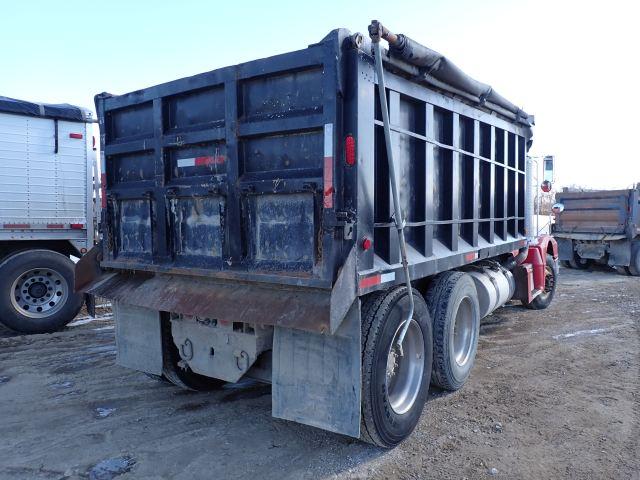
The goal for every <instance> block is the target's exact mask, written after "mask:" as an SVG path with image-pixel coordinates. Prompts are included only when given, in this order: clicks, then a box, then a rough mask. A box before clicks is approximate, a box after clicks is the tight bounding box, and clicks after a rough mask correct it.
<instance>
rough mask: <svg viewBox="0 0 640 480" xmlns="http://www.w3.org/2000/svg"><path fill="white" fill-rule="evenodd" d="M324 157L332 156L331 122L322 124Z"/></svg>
mask: <svg viewBox="0 0 640 480" xmlns="http://www.w3.org/2000/svg"><path fill="white" fill-rule="evenodd" d="M324 157H325V158H327V157H333V123H325V124H324Z"/></svg>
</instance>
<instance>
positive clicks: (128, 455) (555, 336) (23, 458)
mask: <svg viewBox="0 0 640 480" xmlns="http://www.w3.org/2000/svg"><path fill="white" fill-rule="evenodd" d="M103 317H105V318H102V319H100V320H95V321H92V322H88V319H86V318H84V317H83V316H82V315H81V318H80V319H79V320H76V325H75V326H72V327H69V328H68V329H66V330H65V331H63V332H59V333H56V334H52V335H35V336H20V335H15V334H11V333H10V332H7V331H4V330H2V331H0V337H2V338H0V478H2V479H5V478H7V479H27V478H28V479H32V478H34V479H35V478H38V479H39V478H46V479H63V478H69V479H75V478H92V479H109V478H113V477H114V476H116V475H118V476H117V479H118V480H120V479H123V480H124V479H129V478H136V479H138V478H144V479H151V478H153V479H156V478H179V479H199V478H212V479H214V478H215V479H223V478H224V479H226V478H230V479H247V478H260V480H266V479H279V480H282V479H316V478H330V479H333V478H339V479H343V478H403V479H404V478H407V479H418V478H420V479H423V478H457V479H461V478H469V479H471V478H509V479H514V478H530V479H540V478H567V479H569V478H570V479H574V478H616V479H623V478H635V479H639V478H640V473H639V472H640V279H638V278H633V277H622V276H619V275H616V274H615V273H613V272H608V271H604V270H599V271H595V272H580V271H574V270H566V269H563V270H561V282H560V285H559V288H558V291H557V294H556V299H555V301H554V303H553V305H552V306H551V307H550V308H549V309H548V310H546V311H544V312H535V311H528V310H525V309H523V308H521V307H520V306H517V305H515V304H513V305H509V306H507V307H505V308H502V309H500V310H499V311H498V312H497V313H495V314H494V315H491V316H490V317H488V318H487V319H485V321H484V324H483V327H482V331H481V338H480V348H479V354H478V360H477V363H476V366H475V369H474V371H473V373H472V376H471V378H470V381H469V382H468V383H467V385H466V386H465V387H464V388H463V389H462V390H461V391H459V392H457V393H453V394H448V393H447V394H445V393H443V392H435V391H434V392H432V396H431V399H430V400H429V402H428V403H427V405H426V408H425V411H424V414H423V416H422V419H421V421H420V424H419V426H418V428H417V429H416V431H415V432H414V434H413V435H412V436H411V437H410V438H409V439H408V440H407V441H406V442H404V443H403V444H402V445H400V446H399V447H398V448H396V449H394V450H392V451H385V450H380V449H377V448H373V447H371V446H368V445H365V444H362V443H360V442H358V441H356V440H354V439H350V438H346V437H343V436H340V435H334V434H331V433H327V432H323V431H320V430H317V429H314V428H311V427H306V426H303V425H298V424H294V423H290V422H286V421H282V420H276V419H273V418H271V398H270V388H269V386H265V385H259V384H245V385H230V386H228V387H227V388H225V389H223V390H221V391H218V392H214V393H208V394H206V393H191V392H183V391H180V390H178V389H177V388H174V387H172V386H169V385H166V384H163V383H159V382H157V381H155V380H153V379H151V378H148V377H146V376H145V375H143V374H141V373H137V372H134V371H129V370H126V369H124V368H121V367H118V366H117V365H115V346H114V331H113V324H112V323H111V322H112V321H111V319H110V316H109V315H108V313H103Z"/></svg>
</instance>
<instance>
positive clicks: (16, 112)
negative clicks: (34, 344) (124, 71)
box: [0, 97, 97, 333]
mask: <svg viewBox="0 0 640 480" xmlns="http://www.w3.org/2000/svg"><path fill="white" fill-rule="evenodd" d="M94 123H95V119H94V118H93V114H92V112H90V111H89V110H86V109H83V108H80V107H76V106H73V105H69V104H43V103H36V102H30V101H25V100H17V99H14V98H8V97H0V323H2V324H4V325H5V326H7V327H9V328H11V329H13V330H15V331H18V332H23V333H45V332H52V331H55V330H58V329H60V328H62V327H64V326H65V325H66V324H67V323H68V322H70V321H71V320H73V318H74V317H75V315H76V314H77V313H78V311H79V310H80V307H81V306H82V302H83V298H84V297H83V295H82V294H79V293H76V292H74V287H73V281H74V268H75V265H74V263H73V261H72V259H71V257H81V256H82V255H83V254H84V253H86V252H87V251H88V250H89V249H91V248H92V247H93V245H94V235H95V234H94V232H95V225H94V219H95V215H94V210H95V195H94V173H95V172H96V171H97V170H96V168H97V157H96V151H95V148H94V147H95V145H94V136H93V124H94Z"/></svg>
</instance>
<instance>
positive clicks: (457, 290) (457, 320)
mask: <svg viewBox="0 0 640 480" xmlns="http://www.w3.org/2000/svg"><path fill="white" fill-rule="evenodd" d="M426 299H427V304H428V305H429V312H430V313H431V317H432V318H433V372H432V374H431V383H432V384H434V385H437V386H438V387H440V388H443V389H445V390H451V391H454V390H458V389H459V388H461V387H462V386H463V385H464V383H465V382H466V381H467V378H469V375H470V373H471V369H472V368H473V365H474V363H475V359H476V353H477V350H478V336H479V334H480V306H479V304H478V292H477V290H476V286H475V284H474V282H473V279H472V278H471V277H470V276H469V275H467V274H466V273H463V272H456V271H449V272H444V273H441V274H439V275H437V276H436V277H435V278H434V280H433V281H432V282H431V285H430V286H429V290H428V291H427V295H426Z"/></svg>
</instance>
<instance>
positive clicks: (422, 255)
mask: <svg viewBox="0 0 640 480" xmlns="http://www.w3.org/2000/svg"><path fill="white" fill-rule="evenodd" d="M351 62H352V63H351V69H350V70H349V71H350V72H353V75H354V77H355V78H357V83H356V85H357V88H354V89H353V91H350V92H349V94H348V95H347V99H348V101H347V109H350V110H353V111H355V112H357V114H355V115H353V116H351V115H349V116H348V118H349V119H351V120H352V121H353V124H352V125H346V127H345V128H346V130H347V131H356V132H357V138H358V170H357V175H358V178H357V187H354V188H357V190H358V207H357V210H358V214H359V221H358V238H359V239H363V238H367V239H370V240H372V241H373V248H370V249H368V250H363V249H360V251H359V258H358V266H359V268H358V273H359V279H360V280H359V281H360V284H359V285H360V288H359V291H360V293H366V292H368V291H371V290H375V289H379V288H387V287H388V286H390V285H392V284H393V283H401V282H403V281H404V274H403V273H402V269H401V266H400V254H399V248H398V235H397V232H396V230H395V226H394V222H393V219H392V216H393V202H392V198H391V190H390V184H389V173H388V161H387V156H386V150H385V140H384V132H383V123H382V115H381V109H380V105H379V102H378V98H377V88H378V86H377V78H376V75H375V73H374V68H373V59H372V58H371V56H370V55H369V54H368V52H365V51H357V52H354V54H353V56H352V59H351ZM385 68H386V69H387V71H386V73H385V77H386V78H385V80H386V84H387V98H388V104H389V115H390V123H391V130H392V136H391V141H392V143H393V146H392V148H393V150H394V160H395V162H396V172H397V176H398V179H399V187H400V203H401V205H402V209H403V212H404V216H405V218H406V228H405V235H406V238H407V250H408V260H409V264H410V271H411V275H412V278H414V279H418V278H421V277H424V276H427V275H432V274H435V273H438V272H440V271H443V270H448V269H451V268H456V267H459V266H461V265H464V264H466V263H470V262H473V261H475V260H478V259H481V258H487V257H493V256H497V255H500V254H504V253H508V252H510V251H512V250H515V249H518V248H520V247H522V246H523V245H524V244H525V242H526V237H525V188H526V185H527V182H526V181H525V165H526V152H527V150H528V148H529V147H528V144H529V140H530V138H531V131H530V128H528V127H526V126H523V125H522V124H518V123H515V122H510V121H507V120H505V119H503V118H501V117H498V116H497V115H495V114H491V113H489V112H487V111H486V110H484V109H482V108H481V107H480V106H472V105H470V104H468V103H465V102H462V101H461V100H458V99H455V98H451V96H450V95H444V94H443V93H442V92H439V91H437V90H436V89H434V88H432V87H429V86H427V85H426V84H425V83H422V82H421V81H420V79H419V77H417V76H408V75H407V74H406V72H400V71H398V70H397V69H395V68H394V66H393V64H391V63H388V62H385Z"/></svg>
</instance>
